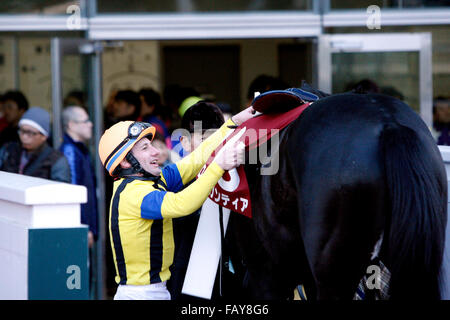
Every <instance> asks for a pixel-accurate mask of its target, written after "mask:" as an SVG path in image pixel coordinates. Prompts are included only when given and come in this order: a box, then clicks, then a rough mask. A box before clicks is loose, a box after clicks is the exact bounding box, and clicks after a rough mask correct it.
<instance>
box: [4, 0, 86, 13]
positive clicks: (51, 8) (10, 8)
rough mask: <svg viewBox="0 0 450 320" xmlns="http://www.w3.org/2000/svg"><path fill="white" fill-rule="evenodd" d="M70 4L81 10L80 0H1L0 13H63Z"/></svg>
mask: <svg viewBox="0 0 450 320" xmlns="http://www.w3.org/2000/svg"><path fill="white" fill-rule="evenodd" d="M72 5H76V6H78V7H79V8H80V10H81V6H80V0H32V1H30V0H1V1H0V14H25V13H26V14H42V15H65V14H67V9H68V8H69V7H70V6H72ZM72 11H73V10H72Z"/></svg>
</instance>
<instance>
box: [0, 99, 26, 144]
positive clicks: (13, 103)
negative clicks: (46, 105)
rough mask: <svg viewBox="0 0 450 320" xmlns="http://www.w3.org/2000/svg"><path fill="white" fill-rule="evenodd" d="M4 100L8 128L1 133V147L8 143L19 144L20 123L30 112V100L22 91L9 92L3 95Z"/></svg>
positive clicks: (4, 112) (4, 114) (4, 113)
mask: <svg viewBox="0 0 450 320" xmlns="http://www.w3.org/2000/svg"><path fill="white" fill-rule="evenodd" d="M2 100H3V116H4V119H5V121H6V128H4V129H3V130H2V131H1V132H0V147H2V146H3V145H4V144H5V143H7V142H11V141H17V142H19V140H20V139H19V135H18V133H17V129H18V123H19V120H20V118H21V117H22V116H23V114H24V113H25V112H26V111H27V110H28V100H27V98H25V96H24V95H23V93H22V92H20V91H8V92H6V93H5V94H4V95H3V97H2Z"/></svg>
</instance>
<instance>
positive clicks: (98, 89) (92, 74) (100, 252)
mask: <svg viewBox="0 0 450 320" xmlns="http://www.w3.org/2000/svg"><path fill="white" fill-rule="evenodd" d="M89 66H90V68H89V69H90V70H89V84H90V85H89V87H90V89H91V93H90V94H89V105H90V106H91V108H92V109H91V110H93V120H94V129H93V130H94V144H95V148H94V150H97V147H96V146H98V142H99V141H100V138H101V136H102V134H103V104H102V68H101V67H102V65H101V52H99V51H94V52H93V54H90V55H89ZM93 159H94V168H95V169H94V170H95V176H96V180H97V204H98V206H97V208H98V213H99V216H98V219H99V220H98V221H99V225H98V228H99V237H98V241H97V257H96V258H97V279H98V283H99V285H98V286H97V297H98V299H104V297H105V290H106V288H105V283H106V278H105V250H104V249H105V241H106V234H105V221H106V206H105V179H104V168H103V166H102V164H101V162H100V159H99V157H98V156H97V152H94V154H93Z"/></svg>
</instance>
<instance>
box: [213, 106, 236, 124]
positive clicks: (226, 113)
mask: <svg viewBox="0 0 450 320" xmlns="http://www.w3.org/2000/svg"><path fill="white" fill-rule="evenodd" d="M216 105H217V106H218V107H219V108H220V110H221V111H222V114H223V119H224V120H225V121H227V120H228V119H230V118H231V117H232V116H233V111H232V110H231V107H230V105H229V104H228V103H226V102H217V103H216Z"/></svg>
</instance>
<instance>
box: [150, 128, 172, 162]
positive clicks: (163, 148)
mask: <svg viewBox="0 0 450 320" xmlns="http://www.w3.org/2000/svg"><path fill="white" fill-rule="evenodd" d="M152 145H153V146H154V147H155V148H157V149H158V150H159V156H158V165H159V166H160V167H161V168H164V167H166V166H168V165H169V164H171V163H172V161H171V160H170V150H169V148H167V145H166V142H165V139H164V137H163V135H162V134H161V133H159V132H158V131H156V133H155V138H154V139H153V141H152Z"/></svg>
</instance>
